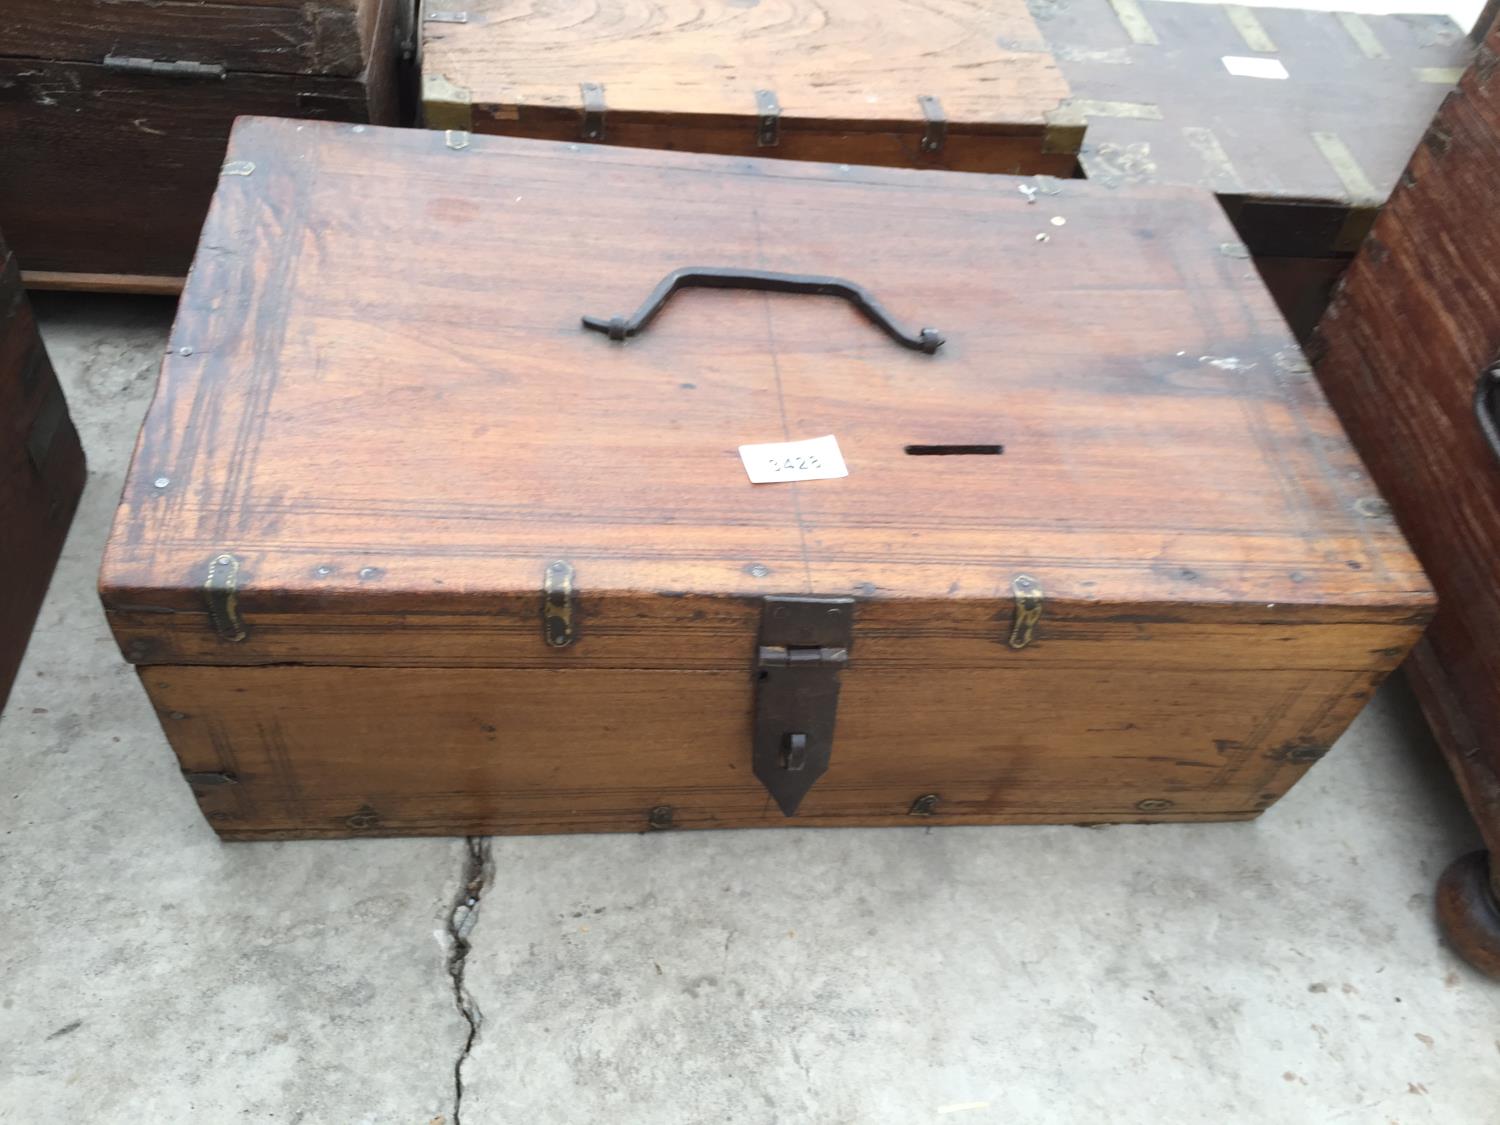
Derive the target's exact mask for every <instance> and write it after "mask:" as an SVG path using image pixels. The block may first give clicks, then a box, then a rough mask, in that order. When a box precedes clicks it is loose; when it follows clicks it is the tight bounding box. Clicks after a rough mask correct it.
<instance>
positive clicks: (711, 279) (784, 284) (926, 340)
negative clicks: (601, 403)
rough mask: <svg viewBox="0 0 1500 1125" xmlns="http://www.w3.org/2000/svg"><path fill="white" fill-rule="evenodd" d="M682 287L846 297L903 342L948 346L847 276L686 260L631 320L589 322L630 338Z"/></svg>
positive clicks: (916, 347)
mask: <svg viewBox="0 0 1500 1125" xmlns="http://www.w3.org/2000/svg"><path fill="white" fill-rule="evenodd" d="M679 289H758V290H761V291H763V292H769V293H808V294H812V295H814V296H823V297H842V298H844V300H846V301H848V302H849V303H850V304H852V305H853V306H854V307H855V308H857V309H858V310H859V311H860V312H862V313H864V315H865V317H866V318H867V319H868V320H869V321H870V323H871V324H873V325H875V327H877V328H879V329H880V330H881V331H882V332H884V333H885V334H886V335H887V336H889V337H890V338H891V339H892V340H895V341H896V343H898V344H900V345H901V346H902V347H903V348H911V349H912V350H913V351H919V352H925V353H926V354H927V355H932V354H933V353H934V352H936V351H937V350H938V349H939V348H940V347H942V346H943V334H942V333H941V332H939V331H938V330H937V329H935V328H922V329H919V330H918V331H917V332H915V333H912V332H908V331H906V330H905V329H903V328H902V327H901V326H900V325H899V324H897V323H896V321H895V320H894V319H892V317H891V314H890V313H888V312H886V311H885V308H884V307H883V306H882V305H881V304H880V302H879V301H877V300H876V299H875V298H874V297H873V296H871V295H870V293H869V292H868V291H867V290H866V289H865V288H864V287H863V286H860V285H856V284H855V283H854V282H852V281H845V280H844V279H843V278H841V277H820V276H818V275H816V274H801V273H773V272H771V271H770V270H740V269H724V268H721V267H718V266H684V267H683V268H682V269H679V270H673V271H672V272H671V273H669V274H667V276H666V277H664V278H662V279H661V281H660V282H658V283H657V286H656V288H655V289H653V290H652V291H651V294H650V296H648V297H647V298H646V300H645V301H644V302H643V303H642V305H641V307H640V308H638V309H636V311H635V315H634V316H632V317H630V318H629V319H628V320H627V319H626V318H625V317H623V316H615V317H599V316H586V317H584V318H583V326H584V327H585V328H590V329H592V330H593V331H595V332H603V333H604V334H605V335H607V336H608V337H609V338H610V339H611V340H625V339H628V338H629V337H631V336H635V335H638V334H639V333H641V332H644V331H645V330H646V326H647V325H648V324H650V323H651V321H652V320H653V319H655V317H656V314H657V313H659V312H661V309H662V306H663V305H665V304H666V303H667V301H668V299H669V298H670V297H671V296H672V294H673V293H676V292H677V291H678V290H679Z"/></svg>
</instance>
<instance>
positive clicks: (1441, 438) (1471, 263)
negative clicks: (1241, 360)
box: [1314, 28, 1500, 975]
mask: <svg viewBox="0 0 1500 1125" xmlns="http://www.w3.org/2000/svg"><path fill="white" fill-rule="evenodd" d="M1497 52H1500V28H1497V29H1495V30H1492V31H1491V32H1490V34H1489V37H1488V39H1487V40H1486V41H1485V42H1484V43H1483V44H1482V45H1481V46H1480V49H1479V55H1478V58H1477V59H1476V61H1475V64H1474V66H1473V67H1472V68H1471V69H1470V70H1469V72H1468V73H1467V74H1466V75H1464V78H1463V82H1462V83H1461V84H1460V86H1459V89H1458V91H1457V93H1455V94H1454V95H1452V96H1450V97H1449V99H1448V100H1447V102H1445V103H1444V105H1443V108H1442V111H1441V112H1440V113H1439V114H1438V115H1437V118H1436V120H1435V121H1434V122H1433V123H1432V126H1431V128H1430V129H1428V130H1427V133H1426V135H1425V137H1424V138H1423V140H1422V143H1421V145H1420V147H1418V149H1417V151H1416V154H1415V155H1414V156H1413V157H1412V160H1411V164H1410V165H1409V166H1408V167H1407V169H1406V171H1405V173H1404V174H1403V176H1402V177H1401V184H1400V186H1399V187H1398V188H1397V189H1396V192H1395V194H1394V196H1392V198H1391V201H1390V204H1389V206H1388V207H1387V208H1386V210H1385V212H1384V213H1383V214H1382V215H1381V216H1380V219H1379V220H1378V221H1377V222H1376V224H1375V229H1374V232H1373V234H1372V236H1371V237H1370V239H1369V240H1368V241H1367V242H1366V244H1365V247H1364V249H1363V250H1362V251H1361V253H1360V255H1359V257H1358V258H1357V259H1355V262H1354V265H1353V266H1352V267H1351V268H1350V270H1349V273H1348V276H1347V278H1346V280H1345V282H1344V285H1343V287H1342V289H1341V290H1340V293H1339V295H1338V296H1337V297H1336V298H1335V300H1334V303H1333V305H1332V307H1331V308H1330V309H1329V310H1328V315H1327V317H1326V318H1325V320H1324V321H1323V323H1322V325H1320V326H1319V329H1318V334H1317V339H1316V340H1315V342H1314V347H1315V351H1316V353H1317V354H1318V355H1319V359H1318V374H1319V375H1320V377H1321V378H1322V380H1323V384H1324V386H1325V387H1326V388H1327V392H1328V395H1329V398H1330V399H1331V400H1332V402H1333V404H1334V406H1335V407H1336V408H1337V410H1338V412H1339V416H1340V417H1341V418H1342V419H1343V421H1344V423H1345V425H1346V426H1347V427H1348V430H1349V434H1350V436H1351V437H1352V438H1353V440H1354V442H1355V443H1356V445H1357V446H1358V447H1359V449H1360V451H1361V453H1362V454H1363V455H1364V459H1365V461H1366V463H1367V464H1368V465H1369V466H1370V469H1371V472H1372V473H1373V474H1374V476H1375V478H1376V480H1377V482H1378V483H1379V484H1380V487H1381V489H1382V491H1383V492H1384V494H1385V496H1386V497H1388V498H1389V500H1390V503H1391V505H1392V506H1393V508H1394V510H1395V514H1396V516H1397V518H1398V519H1399V521H1400V523H1401V526H1402V528H1403V530H1404V531H1405V532H1406V534H1407V536H1408V537H1409V539H1410V540H1411V543H1412V546H1413V548H1414V549H1415V550H1416V551H1417V553H1418V555H1419V556H1420V557H1421V559H1422V562H1423V565H1424V566H1425V567H1426V568H1427V572H1428V573H1429V574H1430V575H1431V577H1432V580H1433V584H1434V586H1435V587H1436V589H1437V591H1438V594H1439V598H1440V602H1439V606H1438V613H1437V616H1436V618H1435V619H1434V620H1433V623H1432V627H1431V629H1430V630H1429V631H1428V633H1427V636H1426V638H1425V639H1424V640H1423V642H1422V644H1421V645H1420V646H1419V648H1418V650H1417V652H1416V653H1414V655H1413V658H1412V660H1411V661H1409V662H1408V664H1407V673H1408V678H1409V679H1410V680H1411V681H1412V684H1413V686H1414V687H1415V689H1416V692H1417V695H1418V697H1419V698H1420V699H1421V701H1422V706H1423V708H1424V710H1425V711H1426V712H1427V716H1428V719H1429V720H1430V721H1431V723H1432V728H1433V731H1434V733H1435V734H1436V735H1437V738H1438V742H1439V744H1440V745H1441V746H1442V747H1443V750H1444V752H1445V753H1446V755H1447V757H1448V759H1449V761H1450V763H1451V764H1452V766H1453V770H1454V773H1455V774H1456V775H1457V777H1458V780H1459V783H1460V785H1461V786H1462V788H1463V790H1464V793H1465V795H1466V796H1467V798H1468V801H1469V807H1470V808H1471V809H1473V811H1474V815H1475V818H1476V819H1477V820H1478V822H1479V826H1480V829H1481V831H1482V832H1483V834H1484V839H1485V842H1486V844H1487V846H1488V847H1489V849H1490V854H1491V855H1493V854H1494V852H1495V850H1496V849H1497V848H1500V436H1497V429H1496V427H1497V424H1500V412H1497V407H1500V403H1497V400H1496V392H1495V388H1496V387H1497V386H1500V376H1497V375H1496V373H1495V370H1496V369H1495V368H1494V366H1493V365H1494V364H1495V363H1496V361H1497V359H1500V210H1497V208H1496V191H1497V184H1500V75H1497V74H1496V64H1497ZM1497 889H1500V888H1497V883H1496V881H1495V877H1494V869H1493V868H1492V866H1491V865H1490V863H1489V860H1488V858H1487V857H1486V856H1484V855H1483V854H1480V855H1477V856H1466V857H1464V858H1463V859H1462V860H1460V861H1459V862H1458V863H1456V864H1455V865H1454V866H1453V867H1452V868H1450V869H1449V871H1448V872H1447V873H1446V874H1445V875H1444V877H1443V881H1442V883H1441V884H1440V891H1439V905H1440V908H1441V916H1442V918H1443V921H1444V923H1445V926H1446V927H1447V930H1448V934H1449V936H1450V938H1451V939H1452V940H1453V942H1454V944H1455V945H1456V946H1457V948H1458V949H1459V951H1460V952H1461V953H1463V954H1464V955H1465V956H1466V957H1468V958H1469V959H1470V960H1471V961H1472V962H1474V964H1476V965H1477V966H1479V967H1481V968H1483V969H1485V970H1486V971H1488V972H1490V973H1492V974H1495V975H1500V908H1497V905H1496V903H1497V897H1496V894H1495V892H1496V890H1497Z"/></svg>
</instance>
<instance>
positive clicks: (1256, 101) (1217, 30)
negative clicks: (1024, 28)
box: [1032, 0, 1472, 255]
mask: <svg viewBox="0 0 1500 1125" xmlns="http://www.w3.org/2000/svg"><path fill="white" fill-rule="evenodd" d="M1126 10H1127V11H1130V12H1132V13H1135V14H1136V15H1137V18H1138V20H1139V21H1140V22H1139V23H1138V24H1130V25H1129V26H1127V23H1126V22H1125V21H1122V19H1121V17H1120V15H1119V12H1118V10H1117V8H1116V7H1115V6H1114V5H1113V4H1111V3H1110V0H1032V11H1033V13H1034V14H1035V16H1036V21H1037V26H1038V27H1039V28H1040V29H1041V31H1042V34H1043V35H1044V36H1045V38H1046V41H1047V42H1048V43H1049V44H1050V45H1051V47H1052V48H1053V50H1054V51H1055V52H1056V54H1057V60H1058V66H1059V67H1060V68H1061V70H1062V72H1063V75H1064V76H1065V77H1066V79H1067V81H1068V84H1069V86H1070V87H1071V88H1072V94H1073V97H1074V99H1075V101H1074V103H1073V106H1074V109H1075V110H1076V111H1077V112H1078V113H1080V114H1081V116H1083V117H1084V118H1086V119H1087V121H1088V133H1087V136H1086V139H1085V143H1084V149H1083V152H1082V154H1081V160H1082V163H1083V166H1084V171H1085V173H1086V174H1087V175H1088V177H1089V178H1090V179H1097V180H1103V181H1105V182H1107V183H1113V184H1119V185H1121V186H1124V185H1128V184H1134V183H1141V182H1153V183H1172V184H1193V185H1196V186H1199V187H1202V188H1207V189H1209V190H1211V191H1214V192H1217V193H1219V194H1221V195H1223V196H1226V197H1244V198H1246V199H1251V200H1259V201H1271V202H1276V203H1279V204H1281V205H1282V206H1281V208H1280V209H1279V210H1278V211H1277V212H1275V213H1273V215H1271V216H1268V217H1266V218H1270V219H1271V220H1272V221H1271V222H1264V221H1263V222H1262V223H1261V224H1260V226H1259V229H1258V230H1253V229H1252V230H1251V237H1249V238H1247V239H1246V241H1247V242H1249V243H1250V245H1251V250H1252V251H1253V252H1255V253H1257V254H1264V253H1279V254H1284V255H1285V254H1299V255H1305V254H1307V253H1308V252H1309V247H1307V246H1306V245H1305V244H1304V245H1297V244H1296V242H1295V239H1296V237H1297V234H1296V230H1295V228H1296V227H1297V226H1298V225H1299V224H1300V223H1305V222H1308V221H1309V220H1307V219H1299V218H1297V217H1294V216H1292V215H1289V214H1287V213H1286V208H1287V207H1289V206H1303V205H1306V204H1309V203H1321V204H1324V205H1328V206H1333V207H1336V208H1337V209H1338V210H1337V211H1336V212H1335V213H1334V214H1333V215H1332V216H1331V218H1330V219H1329V220H1328V225H1329V229H1328V230H1326V231H1323V232H1321V234H1320V237H1321V239H1322V246H1321V247H1318V248H1316V250H1315V251H1314V252H1319V253H1324V254H1327V253H1331V252H1334V251H1336V250H1337V251H1344V252H1352V251H1353V250H1355V249H1356V248H1357V246H1358V236H1359V235H1362V234H1363V233H1364V230H1360V231H1358V232H1354V235H1353V237H1352V238H1350V237H1348V233H1349V232H1345V237H1344V240H1343V244H1342V245H1336V244H1337V243H1338V242H1339V241H1340V233H1341V228H1342V226H1343V224H1344V222H1345V217H1346V215H1347V212H1348V210H1350V209H1355V210H1359V209H1363V210H1365V211H1367V212H1371V217H1373V209H1374V208H1375V207H1378V206H1379V204H1380V203H1382V202H1383V201H1384V200H1385V198H1386V197H1387V196H1388V195H1389V194H1390V191H1391V189H1392V188H1393V187H1394V186H1395V184H1396V178H1397V177H1398V176H1399V175H1400V174H1401V169H1402V168H1404V167H1405V166H1406V161H1407V159H1408V157H1409V156H1410V155H1411V151H1412V149H1413V148H1415V147H1416V145H1417V142H1418V141H1419V140H1420V139H1421V136H1422V133H1423V131H1424V130H1425V129H1426V128H1427V123H1428V122H1429V121H1430V120H1431V119H1432V115H1433V114H1434V113H1435V112H1436V111H1437V108H1438V105H1439V104H1440V103H1441V102H1442V100H1443V97H1444V95H1446V94H1447V92H1448V91H1449V90H1450V89H1451V88H1452V87H1453V85H1454V83H1455V82H1456V81H1457V79H1458V75H1459V73H1461V72H1462V69H1463V67H1464V66H1466V65H1467V64H1468V61H1469V58H1470V57H1471V54H1472V45H1471V44H1469V43H1468V41H1467V40H1466V39H1465V38H1464V33H1463V29H1462V28H1460V27H1459V26H1458V25H1457V24H1455V23H1453V22H1452V21H1451V20H1450V19H1448V18H1447V17H1445V16H1408V15H1401V16H1354V15H1351V14H1350V13H1339V12H1321V11H1299V10H1296V9H1292V8H1245V7H1243V6H1239V5H1226V4H1180V3H1172V2H1167V0H1139V3H1135V2H1134V0H1132V3H1131V4H1130V5H1129V7H1128V8H1127V9H1126ZM1133 32H1134V34H1133ZM1372 54H1373V55H1374V57H1372ZM1226 56H1229V57H1231V58H1245V57H1250V58H1254V59H1258V60H1265V61H1268V62H1272V63H1280V64H1281V65H1282V67H1283V68H1284V69H1285V71H1286V73H1287V78H1285V79H1266V78H1253V77H1240V76H1237V75H1234V74H1231V73H1230V71H1229V69H1228V68H1227V67H1226V65H1225V63H1224V59H1225V57H1226ZM1313 221H1316V220H1313ZM1283 228H1291V229H1283ZM1364 229H1368V220H1367V221H1366V223H1365V227H1364ZM1278 240H1279V241H1278Z"/></svg>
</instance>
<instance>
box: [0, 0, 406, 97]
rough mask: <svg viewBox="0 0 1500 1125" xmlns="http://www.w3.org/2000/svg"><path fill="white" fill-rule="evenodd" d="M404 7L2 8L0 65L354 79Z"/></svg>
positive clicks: (168, 2) (82, 2) (93, 4)
mask: <svg viewBox="0 0 1500 1125" xmlns="http://www.w3.org/2000/svg"><path fill="white" fill-rule="evenodd" d="M400 2H401V0H215V2H214V3H208V4H205V3H202V2H201V0H5V3H4V4H3V5H0V56H9V57H12V58H22V59H32V60H51V61H57V60H67V61H71V62H94V63H99V62H103V61H104V58H105V56H107V55H116V56H122V57H127V58H147V59H155V60H158V61H174V60H178V59H190V60H192V61H195V62H202V63H209V64H216V65H219V66H224V67H226V68H227V69H229V70H234V71H241V72H259V73H274V74H316V75H328V76H340V77H345V78H353V77H357V76H358V75H360V74H362V73H364V71H365V68H366V66H367V65H368V64H369V59H370V55H371V49H372V47H373V45H374V39H375V36H376V34H377V29H379V28H381V27H382V26H384V27H386V28H388V27H389V26H390V24H389V16H383V15H382V13H381V9H382V8H385V9H388V10H393V9H394V8H395V6H396V5H397V4H398V3H400Z"/></svg>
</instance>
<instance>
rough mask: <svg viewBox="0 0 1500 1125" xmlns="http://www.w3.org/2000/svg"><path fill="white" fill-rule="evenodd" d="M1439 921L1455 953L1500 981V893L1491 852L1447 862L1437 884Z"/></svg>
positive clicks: (1474, 853)
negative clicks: (1491, 872) (1491, 869)
mask: <svg viewBox="0 0 1500 1125" xmlns="http://www.w3.org/2000/svg"><path fill="white" fill-rule="evenodd" d="M1437 916H1438V924H1439V925H1440V926H1442V928H1443V934H1444V936H1445V937H1447V939H1448V942H1449V944H1451V945H1452V946H1453V948H1454V950H1455V951H1457V953H1458V955H1459V956H1460V957H1462V958H1463V959H1464V960H1465V961H1467V962H1468V963H1469V964H1471V965H1473V966H1474V967H1475V968H1476V969H1478V970H1479V971H1480V972H1481V973H1484V974H1485V975H1486V976H1491V977H1494V978H1496V979H1497V980H1500V895H1497V894H1496V890H1495V886H1494V884H1493V882H1492V880H1491V875H1490V853H1489V852H1470V853H1469V854H1468V855H1466V856H1460V857H1459V858H1458V859H1456V860H1454V861H1453V862H1452V863H1451V864H1449V865H1448V870H1446V871H1444V872H1443V874H1442V877H1441V878H1439V879H1438V885H1437Z"/></svg>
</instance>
